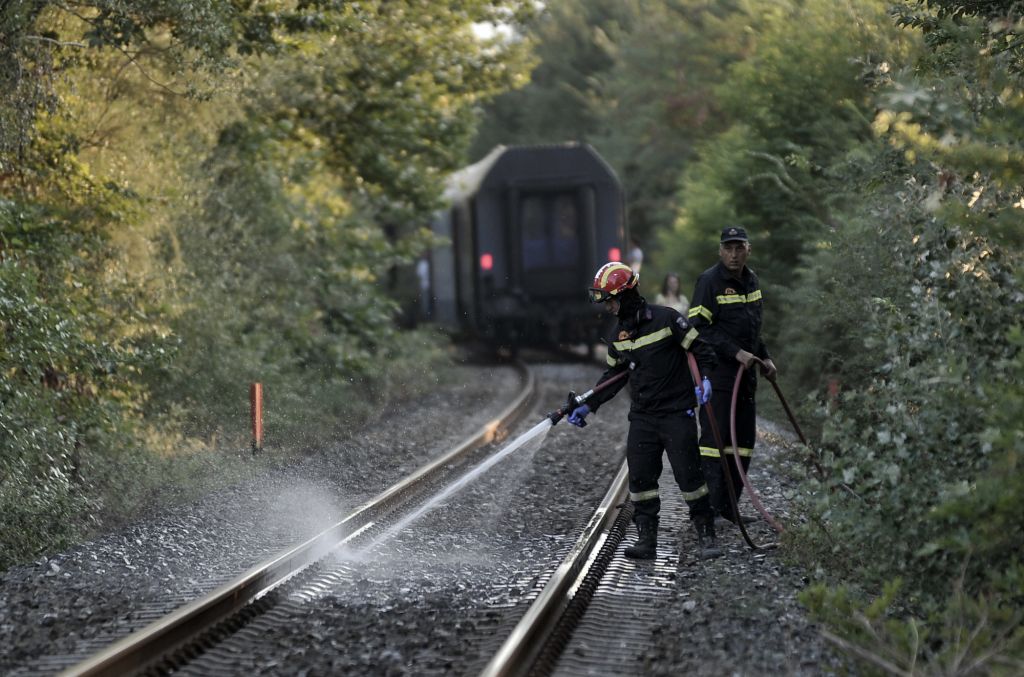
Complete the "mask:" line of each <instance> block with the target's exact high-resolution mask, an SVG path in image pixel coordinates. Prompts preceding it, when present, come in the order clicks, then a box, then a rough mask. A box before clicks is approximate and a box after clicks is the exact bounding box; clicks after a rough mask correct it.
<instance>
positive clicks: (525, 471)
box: [0, 364, 836, 675]
mask: <svg viewBox="0 0 1024 677" xmlns="http://www.w3.org/2000/svg"><path fill="white" fill-rule="evenodd" d="M459 371H460V372H462V373H463V378H462V380H461V385H460V386H456V387H452V388H447V389H444V390H441V391H439V392H437V393H436V396H435V397H432V398H429V399H420V400H418V401H416V402H410V403H406V404H405V405H404V406H403V407H402V410H401V411H402V413H401V418H400V420H399V419H388V417H386V416H385V417H383V419H382V420H383V421H385V423H383V424H378V425H375V426H370V427H369V428H368V429H367V430H363V431H359V432H358V433H357V434H352V435H351V436H348V437H346V438H345V439H344V440H343V441H341V442H339V443H337V444H335V445H332V446H331V447H330V448H327V449H324V450H322V451H321V452H319V453H316V454H314V455H312V456H310V457H309V458H307V459H305V460H303V461H302V462H296V463H294V464H291V465H288V466H286V467H282V468H280V469H278V470H276V471H274V472H272V473H267V474H266V475H263V476H260V477H259V478H256V479H253V480H251V481H247V482H245V483H243V484H240V485H237V486H233V487H231V488H230V489H226V490H224V491H220V492H217V493H215V494H211V495H210V496H207V497H205V498H204V499H202V500H200V501H196V502H194V503H191V504H189V505H186V506H180V507H177V508H174V509H172V510H168V511H166V512H165V513H163V514H160V515H158V516H155V517H152V518H149V519H146V520H144V521H141V522H139V523H137V524H134V525H132V526H130V527H128V528H125V529H121V530H118V531H117V532H115V533H111V534H108V535H106V536H104V537H102V538H99V539H96V540H95V541H92V542H90V543H86V544H83V545H81V546H79V547H77V548H75V549H73V550H71V551H68V552H66V553H59V554H54V555H52V556H50V557H46V558H41V559H40V560H39V561H37V562H35V563H34V564H32V565H27V566H21V567H15V568H12V569H10V570H8V571H6V572H4V573H3V574H2V575H0V646H3V647H4V649H3V653H2V655H0V673H2V674H16V675H28V674H51V673H52V672H53V669H54V666H55V665H57V663H55V662H54V661H53V660H48V659H47V658H46V657H48V656H49V657H53V656H70V655H75V654H77V653H81V652H82V650H83V647H88V646H91V645H90V643H89V642H88V640H89V638H96V637H101V638H103V639H104V640H105V641H106V640H109V639H110V638H116V637H117V636H119V635H123V634H124V633H125V628H127V627H129V626H131V625H132V624H136V625H137V624H138V623H139V622H140V620H141V619H144V617H145V615H146V613H147V609H149V608H150V607H153V608H162V607H163V606H166V604H167V603H168V601H169V600H175V599H179V598H181V599H182V600H183V601H184V599H187V598H189V597H192V596H195V595H198V594H201V593H203V592H208V591H209V590H211V589H213V588H214V587H216V585H218V584H220V583H222V582H225V581H227V580H230V579H232V578H234V577H235V576H237V575H238V574H240V573H241V572H242V571H244V570H245V569H247V568H249V567H251V566H253V565H255V564H257V563H258V562H260V561H262V560H264V559H266V558H267V557H269V556H270V555H272V554H275V553H276V552H278V551H280V550H281V549H283V548H284V547H286V546H288V545H290V544H293V543H296V542H299V541H301V540H303V539H304V538H306V537H308V536H311V535H312V534H314V533H315V532H316V531H317V530H318V529H320V528H323V527H325V526H327V525H329V524H333V523H334V522H336V521H337V520H339V519H340V518H342V517H344V515H346V514H348V513H349V512H351V510H352V509H354V508H355V507H358V506H359V505H361V504H362V503H364V502H365V501H366V500H368V499H369V498H372V497H373V496H375V495H376V494H377V493H379V492H380V491H382V490H383V489H385V488H387V486H390V485H391V484H392V483H394V482H396V481H398V480H399V479H401V478H402V477H403V476H405V475H406V474H408V473H410V472H412V471H413V470H415V469H416V468H418V467H420V466H421V465H423V464H424V463H426V462H428V461H429V460H431V459H432V458H436V457H437V456H438V455H439V454H441V453H443V452H444V451H445V450H446V449H447V448H448V446H450V445H451V444H452V443H455V442H457V441H460V440H461V439H463V438H465V437H467V436H468V435H469V434H471V433H472V432H474V431H475V430H476V429H478V428H479V426H481V425H483V424H484V423H485V422H486V421H488V420H491V419H492V418H494V417H495V416H496V415H497V414H498V413H499V412H500V411H501V410H502V409H503V408H504V406H506V404H507V400H506V399H505V394H506V393H510V392H513V391H516V390H517V388H518V377H517V375H516V373H515V371H514V370H513V369H512V368H511V367H507V366H497V367H496V366H482V365H475V366H474V365H465V366H462V367H459ZM534 373H535V374H536V378H537V380H538V384H539V385H540V386H541V387H540V394H541V396H540V398H539V401H538V404H537V405H536V407H535V410H534V411H533V412H532V413H531V414H529V415H528V416H527V417H526V421H524V423H523V426H522V429H521V430H519V431H518V432H522V430H525V429H528V428H529V427H531V426H532V425H533V424H535V423H537V422H538V421H539V420H541V417H543V415H544V414H545V413H546V412H547V411H549V410H551V409H553V408H555V407H557V406H558V405H559V404H560V403H561V402H562V401H563V400H564V397H565V392H567V391H568V390H569V389H575V390H578V391H581V390H584V389H586V388H587V387H589V386H591V385H592V384H593V383H594V380H595V379H596V377H597V375H598V374H599V373H600V370H599V369H598V368H594V367H591V366H588V365H581V364H561V365H550V364H549V365H540V366H536V367H535V368H534ZM627 409H628V397H627V396H626V393H625V392H623V393H622V394H621V395H620V396H619V397H617V398H616V399H615V400H613V401H612V402H611V403H609V405H607V406H606V407H603V408H602V410H601V412H600V414H598V415H594V416H591V417H590V419H588V420H589V421H590V422H591V425H589V426H588V427H587V428H585V429H582V430H580V429H576V428H573V427H572V426H569V425H568V424H565V423H563V424H560V425H558V426H556V427H555V428H553V429H551V431H550V433H549V434H548V435H547V436H546V439H545V440H544V441H543V444H541V445H540V446H539V448H536V449H530V450H524V452H523V453H522V454H520V453H518V452H517V453H516V454H515V455H514V456H512V457H510V458H509V459H508V460H507V461H502V463H501V464H500V465H499V466H497V467H496V470H498V472H495V473H488V474H487V475H486V476H484V477H481V478H480V480H479V481H477V482H474V483H473V484H472V485H470V486H469V487H467V489H466V490H465V491H462V492H460V493H459V494H458V495H455V496H452V497H451V498H450V500H447V501H445V502H444V504H442V505H440V506H438V507H437V508H436V509H434V510H432V511H431V512H430V513H428V514H427V515H425V516H424V517H423V518H422V520H420V521H419V522H418V523H417V524H416V528H415V529H409V530H408V532H403V533H402V534H399V536H398V537H396V538H395V539H393V541H392V542H389V543H387V544H383V545H381V546H380V547H379V548H377V549H374V550H370V551H367V552H364V553H359V556H358V557H352V559H351V561H350V562H346V563H345V566H346V567H347V574H346V576H347V577H348V579H347V580H349V581H350V583H351V585H348V586H347V588H346V590H342V591H337V592H332V593H330V594H327V595H323V596H320V597H318V598H316V599H315V600H311V601H310V600H307V601H305V602H304V603H303V604H301V605H295V606H293V607H290V608H289V609H287V610H285V611H282V612H281V613H282V614H286V615H290V616H291V617H292V620H293V621H301V622H291V623H289V624H287V625H286V626H284V627H286V628H287V630H275V631H274V632H273V633H271V634H270V635H263V636H262V637H261V638H260V643H259V645H258V647H259V648H255V649H253V650H252V652H251V654H250V655H249V656H248V657H247V658H246V659H245V660H243V661H240V663H239V665H238V667H237V673H236V674H254V673H255V674H297V673H306V674H386V675H392V674H394V675H398V674H416V675H419V674H476V673H477V672H478V671H479V670H480V668H482V667H483V665H485V664H486V662H487V660H488V658H489V655H488V652H490V651H493V650H494V649H496V648H497V646H498V645H500V641H501V639H502V638H503V636H502V633H503V632H506V631H507V629H508V625H509V623H511V622H514V620H515V617H516V616H518V615H521V609H520V607H524V606H525V605H526V604H527V603H528V598H529V597H531V596H535V595H536V594H537V592H538V591H539V590H540V589H541V588H542V587H543V583H544V580H543V579H544V575H543V574H542V573H538V570H539V568H540V563H542V562H546V561H549V560H553V561H558V560H560V558H561V556H562V555H561V553H564V552H565V551H566V550H567V549H568V548H569V547H571V544H572V542H573V541H574V540H575V538H576V530H578V529H579V528H580V527H581V526H582V524H584V523H585V522H586V520H587V519H589V516H590V513H591V511H592V510H593V507H594V506H595V505H596V503H597V501H598V500H599V499H600V497H601V496H602V495H603V494H604V491H605V490H606V488H607V485H608V483H609V482H610V481H611V479H612V477H613V476H614V474H615V472H616V471H617V469H618V466H619V464H621V462H622V449H623V446H624V441H625V432H626V427H627V421H626V411H627ZM388 420H390V421H392V422H391V423H387V421H388ZM765 425H767V424H765ZM768 432H769V434H767V435H762V437H761V439H760V440H759V443H758V444H759V447H758V459H757V460H756V462H755V464H754V466H753V469H752V479H753V481H754V482H755V486H757V487H758V488H759V491H760V493H761V496H762V499H763V500H764V502H765V503H766V504H767V505H768V506H769V509H770V510H772V512H773V513H774V514H776V515H781V516H782V518H783V519H786V518H787V517H788V516H787V514H786V507H785V506H786V503H785V499H784V498H783V496H782V488H781V485H780V482H779V480H777V479H776V478H775V477H774V476H773V475H772V474H771V473H770V472H769V471H770V468H771V466H772V463H769V462H767V459H768V458H770V457H771V456H772V455H773V454H774V455H779V456H783V455H784V454H785V443H784V441H783V438H782V436H781V435H780V434H779V432H778V431H775V430H769V431H768ZM517 434H518V433H517ZM672 486H673V484H672V481H671V474H670V472H669V471H668V469H667V467H666V472H665V474H664V475H663V481H662V488H663V490H668V489H670V488H671V487H672ZM745 507H746V510H745V512H748V513H749V512H751V510H750V507H749V505H747V506H745ZM673 520H676V521H677V524H675V525H673V524H672V521H673ZM688 528H689V525H688V522H687V521H686V519H685V517H684V516H681V515H675V516H670V515H663V531H665V533H666V536H665V537H664V539H663V540H664V542H663V545H662V548H669V550H670V551H672V552H676V553H678V550H679V549H684V551H683V552H681V553H678V566H677V575H676V579H675V584H674V587H672V588H671V589H668V590H667V591H666V594H664V595H660V596H659V597H658V598H657V599H656V600H654V602H653V603H654V604H656V605H657V606H658V609H659V613H658V617H659V619H660V622H659V624H658V625H657V626H656V627H652V629H651V642H650V646H649V647H648V648H646V649H645V650H644V651H643V652H642V653H640V654H639V655H637V656H636V661H635V670H634V671H631V673H632V674H638V675H639V674H652V675H654V674H657V675H662V674H664V675H668V674H683V672H684V671H685V672H687V673H695V674H709V675H711V674H763V673H764V672H769V671H774V672H778V673H782V674H798V673H799V674H822V673H828V672H830V671H832V670H834V669H835V668H834V666H835V665H836V658H835V656H834V655H833V654H832V653H831V652H830V650H829V649H828V648H827V647H826V646H824V643H823V641H822V640H821V639H820V638H819V635H818V633H817V630H816V628H815V627H814V626H813V625H812V624H811V623H810V622H809V621H808V620H807V619H806V617H805V615H804V612H803V610H802V608H801V607H800V606H799V604H798V603H797V602H796V599H795V596H796V594H797V593H798V592H799V590H800V589H801V588H802V587H803V585H804V579H803V577H802V575H801V573H800V572H798V571H793V570H791V569H789V568H788V567H786V566H785V565H784V564H783V563H782V560H781V554H780V553H779V552H778V551H777V550H775V551H765V552H752V551H750V550H749V549H747V548H746V547H745V545H744V544H743V542H742V541H741V540H740V539H739V535H738V532H735V528H734V527H731V526H723V527H721V528H720V537H721V540H722V542H723V544H725V545H726V546H727V547H726V550H727V553H726V555H725V556H724V557H721V558H719V559H716V560H710V561H707V562H702V561H700V560H697V559H696V558H695V557H693V555H692V553H691V552H687V551H685V549H686V548H689V547H692V542H691V541H692V539H690V538H689V536H685V537H683V536H680V537H679V538H678V539H675V538H673V537H672V536H670V535H669V534H670V533H671V530H672V529H677V530H679V532H680V533H685V530H687V529H688ZM751 531H752V535H754V537H755V540H762V541H763V540H768V539H770V538H771V533H770V531H769V530H768V528H767V526H766V525H764V524H763V523H759V524H758V525H755V526H754V528H752V529H751ZM627 539H628V540H630V541H631V540H632V539H633V532H632V530H630V533H629V534H628V535H627ZM660 554H661V552H660V550H659V555H660ZM348 588H351V589H350V590H349V589H348ZM481 599H484V600H485V601H486V604H484V605H483V606H482V605H481ZM510 609H515V611H514V613H511V615H510V613H509V611H508V610H510ZM355 647H358V649H357V648H355ZM203 673H204V670H203V669H202V668H201V667H199V666H196V668H195V670H194V671H193V674H203Z"/></svg>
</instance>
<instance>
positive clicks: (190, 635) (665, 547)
mask: <svg viewBox="0 0 1024 677" xmlns="http://www.w3.org/2000/svg"><path fill="white" fill-rule="evenodd" d="M523 373H524V375H525V377H524V381H523V382H524V389H523V391H522V392H521V393H519V394H518V395H517V397H516V399H515V401H514V402H513V403H512V404H511V405H509V406H508V407H507V408H506V410H505V411H504V412H503V413H502V415H501V416H500V417H499V418H497V419H495V420H493V421H491V422H490V423H488V424H487V425H485V426H484V427H483V428H482V429H481V430H480V431H479V432H478V433H477V434H476V435H474V436H473V438H472V439H470V440H467V441H465V442H463V443H462V444H460V445H459V446H458V447H457V448H456V449H453V450H452V451H450V452H449V453H447V454H445V455H444V456H443V457H442V458H439V459H437V460H436V461H434V462H432V463H430V464H429V465H427V466H424V467H423V468H421V469H420V470H418V471H417V472H415V473H414V474H413V475H411V476H410V477H408V478H406V479H405V480H403V481H402V482H400V483H398V484H396V485H394V486H393V487H391V488H390V489H388V490H386V491H384V492H382V493H381V494H379V495H378V496H377V497H376V498H374V499H373V500H371V501H369V502H368V503H366V504H364V505H363V506H361V507H360V508H358V509H357V510H355V511H354V512H353V513H352V514H350V515H349V516H348V517H346V518H345V519H343V520H342V521H340V522H338V523H337V524H335V525H333V526H332V527H330V528H329V529H327V530H325V531H324V532H323V533H321V534H319V535H318V536H316V537H314V538H312V539H310V540H308V541H307V542H305V543H303V544H302V545H299V546H296V547H294V548H292V549H291V550H289V551H287V552H285V553H282V554H281V555H279V556H277V557H275V558H272V559H271V560H269V561H267V562H265V563H264V564H263V565H261V566H258V567H256V568H254V569H253V570H251V571H250V572H248V573H246V574H245V575H243V576H242V577H240V578H239V579H237V580H235V581H233V582H231V583H229V584H227V585H224V586H222V587H221V588H220V589H218V590H217V591H215V592H214V593H212V594H210V595H208V596H207V597H205V598H203V599H200V600H198V601H196V602H194V603H192V604H190V605H188V606H186V607H183V608H181V609H179V610H178V611H176V612H174V613H173V614H171V615H170V616H167V617H165V618H161V619H160V620H158V621H156V622H154V623H152V624H151V625H150V626H148V627H146V628H145V629H143V630H142V631H139V632H137V633H135V634H134V635H132V636H131V637H128V638H126V639H124V640H122V641H120V642H117V643H116V644H114V645H112V646H110V647H109V648H108V649H106V650H105V651H103V652H101V653H99V654H97V655H95V656H93V657H92V658H90V659H88V660H86V661H84V662H82V663H80V664H78V665H76V666H74V667H73V668H71V669H69V670H67V671H66V672H65V673H64V674H67V675H111V674H118V675H120V674H126V673H140V672H142V673H147V674H167V673H171V672H175V673H180V674H194V675H206V674H216V673H221V674H245V666H244V665H243V664H241V663H239V657H240V656H246V655H247V654H248V653H249V652H251V651H253V649H252V647H254V646H259V643H260V642H261V641H263V640H264V639H265V638H266V637H268V636H271V635H273V634H274V633H276V632H279V631H280V628H281V627H286V626H288V624H294V623H296V622H305V621H304V620H303V619H306V620H308V619H310V618H315V617H316V614H318V613H320V611H318V609H316V608H315V602H316V601H317V600H323V599H325V598H326V599H328V600H330V599H333V596H334V595H336V594H338V593H337V592H336V590H337V589H338V587H339V586H342V585H343V584H351V583H352V582H353V570H352V566H351V563H352V560H346V559H345V558H332V557H329V556H327V557H325V555H327V553H329V552H331V551H334V550H335V549H337V548H339V546H343V547H347V548H348V549H349V550H350V551H351V552H356V553H358V552H369V551H370V550H372V549H373V548H374V547H375V545H374V544H375V543H376V542H377V541H376V539H377V538H378V537H379V536H380V535H381V534H382V533H387V530H388V529H389V528H390V525H392V524H393V523H394V521H395V518H394V514H393V513H396V512H399V511H401V510H405V511H408V510H410V508H409V507H408V506H409V505H411V504H412V503H415V502H416V501H417V500H419V499H420V498H422V496H423V495H424V494H425V493H426V492H428V491H431V490H433V489H436V487H437V485H438V483H439V482H441V481H445V482H447V481H448V480H449V479H450V478H451V477H452V476H454V475H456V474H458V473H460V472H462V471H463V470H464V469H465V468H466V467H467V466H469V465H471V464H472V462H473V459H478V458H479V456H480V454H474V453H473V452H478V451H479V452H481V453H483V452H484V451H485V450H484V449H482V447H484V446H485V445H487V444H488V443H490V442H496V441H500V440H502V439H504V438H505V437H506V436H507V435H508V431H509V430H510V429H511V426H512V424H513V422H514V420H515V419H517V418H521V417H522V415H523V414H524V413H525V412H526V410H527V409H528V407H529V406H530V403H531V401H532V400H533V399H534V397H535V395H536V390H537V389H536V384H535V383H534V376H533V374H532V372H529V371H528V370H526V369H525V368H524V369H523ZM487 453H490V452H487ZM619 458H620V459H621V456H620V457H619ZM620 462H621V461H620ZM664 494H665V495H663V497H662V499H663V503H662V511H663V514H666V515H667V514H670V513H674V514H675V515H677V516H678V517H679V519H678V520H677V519H672V520H671V521H672V522H683V523H684V524H686V522H685V518H683V514H684V513H685V510H686V508H685V503H684V502H683V501H682V499H681V498H680V497H679V496H677V495H676V494H675V492H671V491H666V492H664ZM626 496H627V472H626V466H625V463H624V462H621V465H620V466H619V468H618V473H617V474H616V476H615V478H614V480H613V481H612V482H611V485H610V487H609V488H608V489H607V491H606V493H605V494H604V498H603V499H602V500H601V501H600V504H599V505H598V507H597V508H596V510H594V511H593V514H592V516H590V518H589V520H588V521H587V522H586V524H585V526H584V527H583V528H582V530H581V535H579V536H578V539H577V540H575V542H567V543H566V546H565V548H564V549H563V552H564V557H563V558H562V559H561V561H560V563H556V561H555V560H549V561H548V563H542V564H537V563H536V562H534V563H533V564H534V565H536V566H540V567H546V569H545V571H544V573H538V570H537V569H536V568H535V569H534V570H533V571H532V572H531V571H522V572H520V573H521V576H519V578H520V579H521V582H522V583H523V585H522V587H523V589H524V590H526V591H527V592H526V593H525V594H524V596H523V597H522V599H521V600H520V602H519V603H514V604H509V603H507V600H506V601H505V602H500V601H499V602H497V605H496V607H492V611H487V612H486V613H485V615H487V616H488V621H487V622H486V623H484V624H483V625H484V626H486V627H485V629H484V630H483V631H482V634H485V635H490V636H491V638H490V639H489V640H487V641H483V642H479V643H478V644H477V646H476V654H478V655H474V656H470V655H468V654H467V655H464V656H461V657H459V658H456V659H453V660H455V661H457V669H454V670H453V672H456V673H459V674H474V673H475V672H477V671H479V670H480V667H474V666H477V665H478V662H479V665H480V666H483V668H482V672H480V674H481V675H482V677H513V676H515V677H518V676H520V675H535V676H539V675H566V676H575V675H592V674H635V673H636V671H637V669H638V667H639V665H638V663H637V660H638V656H642V655H643V652H644V648H645V646H647V644H648V643H649V641H650V636H651V628H653V627H656V626H657V625H658V623H659V618H658V613H659V612H658V611H657V604H656V601H657V599H658V598H659V596H660V595H663V594H664V593H665V592H666V591H667V590H670V589H671V588H673V587H674V586H675V585H676V582H675V579H676V577H677V570H678V568H679V566H680V565H682V564H684V558H687V557H688V556H687V555H678V554H677V553H679V552H683V553H685V552H686V551H688V550H690V549H691V545H692V544H690V545H688V544H687V541H692V540H693V538H692V535H690V534H689V530H688V528H687V527H684V528H683V529H682V530H681V531H680V532H679V533H680V536H679V539H678V543H675V542H673V539H672V538H671V537H669V538H664V540H663V541H662V544H661V546H660V550H661V551H660V552H659V557H658V558H657V559H656V560H654V561H646V562H637V561H634V560H629V559H626V558H624V556H623V555H622V548H623V547H624V546H625V544H624V543H623V541H624V538H625V536H626V532H627V529H628V525H629V522H630V518H631V516H632V505H631V503H630V502H629V501H628V499H627V498H626ZM722 536H723V537H728V536H727V535H722ZM677 546H678V547H677ZM758 557H763V555H758ZM685 563H686V564H690V563H691V562H689V561H687V562H685ZM410 575H413V574H410ZM416 575H421V574H416ZM526 579H529V580H526ZM498 596H499V597H500V595H498ZM492 601H493V600H492ZM408 604H409V605H410V606H415V604H416V602H415V601H409V602H408ZM481 604H482V605H483V606H487V604H488V602H487V601H486V600H484V601H482V602H481ZM310 607H314V608H310ZM498 607H500V609H498V610H497V611H494V610H493V609H495V608H498ZM513 607H515V608H514V609H513ZM344 611H345V613H349V610H348V609H347V608H346V609H345V610H344ZM623 619H628V621H629V622H628V623H623ZM328 625H329V624H328ZM399 625H401V623H399ZM456 627H458V625H456ZM478 630H479V629H478ZM327 635H328V636H331V634H330V632H328V633H327ZM339 641H341V639H340V638H339ZM350 650H356V649H355V648H354V647H353V648H352V649H350ZM264 658H265V656H264ZM246 660H249V661H251V663H250V664H259V663H258V661H259V660H260V659H259V658H258V657H252V656H249V657H248V658H247V659H246ZM281 660H283V661H285V662H284V663H282V664H281V665H280V666H279V669H280V670H281V671H282V673H287V672H288V671H289V670H290V669H291V666H290V665H289V664H288V663H287V659H286V658H285V659H281ZM484 661H489V662H486V664H484V663H483V662H484ZM411 665H412V664H407V666H406V669H408V668H409V667H410V666H411ZM382 670H383V668H382ZM271 672H273V670H271ZM423 674H433V673H432V672H431V671H430V670H426V669H425V671H424V673H423ZM444 674H447V672H445V673H444Z"/></svg>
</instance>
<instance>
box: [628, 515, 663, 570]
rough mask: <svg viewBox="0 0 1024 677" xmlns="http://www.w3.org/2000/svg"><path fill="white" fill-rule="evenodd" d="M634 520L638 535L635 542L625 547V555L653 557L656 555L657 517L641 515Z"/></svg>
mask: <svg viewBox="0 0 1024 677" xmlns="http://www.w3.org/2000/svg"><path fill="white" fill-rule="evenodd" d="M635 521H636V530H637V533H638V534H639V537H638V538H637V539H636V543H634V544H633V545H631V546H629V547H628V548H626V557H630V558H632V559H654V558H655V557H657V556H658V518H657V517H647V516H646V515H641V516H638V517H637V518H636V520H635Z"/></svg>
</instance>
